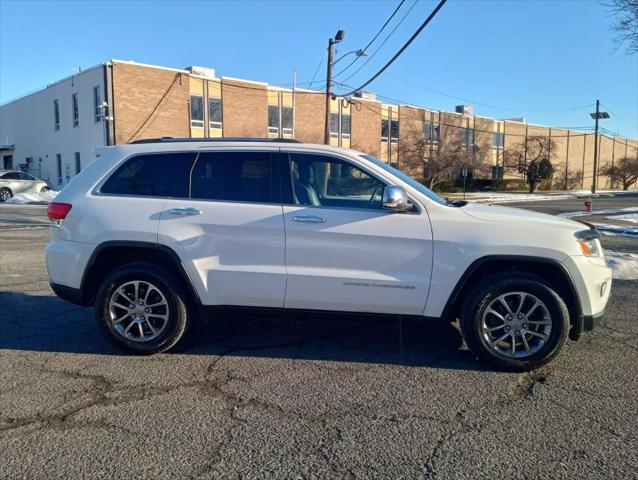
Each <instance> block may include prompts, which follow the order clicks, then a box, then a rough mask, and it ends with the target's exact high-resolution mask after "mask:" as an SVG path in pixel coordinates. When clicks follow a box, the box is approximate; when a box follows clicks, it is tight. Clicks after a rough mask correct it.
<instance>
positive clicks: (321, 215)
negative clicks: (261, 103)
mask: <svg viewBox="0 0 638 480" xmlns="http://www.w3.org/2000/svg"><path fill="white" fill-rule="evenodd" d="M282 153H283V154H282V155H281V157H280V158H281V163H282V165H281V167H282V168H281V169H280V171H281V172H282V173H281V175H282V182H281V183H282V193H283V200H284V207H283V209H284V225H285V229H286V271H287V274H288V280H287V285H286V294H285V300H284V307H285V308H300V309H317V310H340V311H351V312H375V313H401V314H409V315H420V314H422V312H423V308H424V306H425V302H426V298H427V294H428V290H429V284H430V274H431V268H432V232H431V230H430V224H429V221H428V218H427V215H426V213H425V211H424V210H423V209H420V211H415V212H414V213H406V214H400V213H394V212H391V211H388V210H383V209H381V198H382V192H383V188H384V187H385V186H386V184H385V182H383V181H382V180H380V179H378V178H377V177H375V176H374V175H372V174H370V173H368V172H366V171H365V170H364V169H363V168H361V167H360V166H358V165H355V164H354V162H351V161H349V160H346V159H345V158H337V157H333V156H328V155H325V154H309V153H301V152H294V151H289V152H282Z"/></svg>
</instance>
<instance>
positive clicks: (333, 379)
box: [0, 197, 638, 479]
mask: <svg viewBox="0 0 638 480" xmlns="http://www.w3.org/2000/svg"><path fill="white" fill-rule="evenodd" d="M601 201H602V199H601ZM609 201H610V202H611V201H613V202H615V203H619V202H620V205H621V206H620V208H622V207H623V206H638V198H636V197H627V198H622V199H615V198H614V199H609ZM570 202H572V201H571V200H568V201H564V200H563V201H560V202H531V203H530V204H524V205H521V206H524V207H525V208H530V209H536V210H539V211H547V212H548V213H554V214H556V213H560V212H562V211H571V210H578V209H581V208H582V202H581V201H575V200H574V201H573V202H574V203H573V205H572V204H570ZM595 208H609V207H605V206H601V205H600V204H598V205H596V206H595ZM614 208H617V207H614ZM43 212H44V209H43V208H38V207H22V208H19V207H13V208H10V207H8V206H0V479H14V478H47V479H53V478H65V479H67V478H109V479H111V478H151V479H159V478H202V479H204V478H394V479H398V478H440V479H445V478H455V479H457V478H468V479H469V478H472V479H475V478H534V479H540V478H579V479H580V478H588V479H589V478H601V479H603V478H604V479H609V478H636V475H637V473H636V472H638V399H637V398H636V392H638V375H637V374H638V318H637V313H636V295H637V294H638V281H616V282H615V284H614V286H613V289H612V299H611V301H610V304H609V307H608V315H607V317H606V320H605V323H604V325H603V326H602V327H601V328H600V329H598V330H596V331H595V332H593V333H590V334H586V335H584V336H583V337H582V338H581V340H580V341H579V342H577V343H573V342H568V344H567V345H566V347H565V348H564V349H563V352H562V354H561V355H560V356H559V357H558V358H557V359H556V360H555V361H554V362H552V363H551V364H550V365H548V366H546V367H544V368H542V369H540V370H538V371H535V372H532V373H525V374H512V373H502V372H496V371H493V370H491V369H490V368H489V367H488V366H487V365H485V364H482V363H479V362H478V361H476V360H475V359H474V358H473V357H472V356H471V354H470V353H469V352H468V351H467V350H466V349H465V348H464V347H463V346H462V341H461V339H460V336H459V334H458V331H456V330H455V329H453V328H450V329H448V330H443V331H441V330H437V329H434V328H431V327H427V326H419V325H413V324H401V323H399V322H394V321H388V322H382V323H369V322H353V321H351V320H344V319H338V318H335V319H331V320H321V321H317V319H313V318H307V317H304V318H295V319H288V320H283V319H277V318H250V317H229V318H222V319H217V320H215V321H214V322H213V323H212V324H211V325H210V326H209V328H208V329H207V330H206V332H205V334H203V335H202V337H201V338H200V339H199V341H198V342H197V344H196V345H195V346H193V347H192V348H190V349H188V350H185V351H181V352H177V353H169V354H163V355H158V356H154V357H150V358H139V357H133V356H125V355H122V354H120V353H119V352H117V351H116V350H114V349H113V348H112V347H110V346H109V344H107V343H106V341H104V340H103V339H102V337H101V336H100V334H99V332H98V331H97V329H96V327H95V324H94V319H93V312H92V310H90V309H85V308H80V307H76V306H74V305H71V304H69V303H66V302H64V301H62V300H60V299H58V298H57V297H55V296H53V293H52V292H51V290H50V289H49V286H48V280H47V275H46V270H45V267H44V258H43V251H42V249H43V247H44V245H45V244H46V242H47V238H48V230H47V228H45V227H42V226H38V225H39V223H40V222H43V223H46V221H45V220H43V217H42V216H43ZM603 241H604V246H605V247H609V245H612V246H613V247H614V248H620V249H621V250H622V251H627V252H634V253H638V240H635V239H626V238H625V239H620V240H619V239H615V238H612V237H609V238H607V237H604V238H603ZM608 242H609V243H608ZM614 242H618V244H616V243H614Z"/></svg>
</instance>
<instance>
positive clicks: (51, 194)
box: [4, 190, 59, 205]
mask: <svg viewBox="0 0 638 480" xmlns="http://www.w3.org/2000/svg"><path fill="white" fill-rule="evenodd" d="M58 193H59V192H57V191H55V190H49V191H47V192H44V193H16V194H15V195H14V196H13V197H11V198H10V199H9V200H7V201H5V202H4V203H5V204H9V205H29V204H40V205H46V204H48V203H51V202H52V201H53V199H54V198H55V197H56V196H57V195H58Z"/></svg>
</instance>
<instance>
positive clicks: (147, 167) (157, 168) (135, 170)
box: [100, 152, 195, 197]
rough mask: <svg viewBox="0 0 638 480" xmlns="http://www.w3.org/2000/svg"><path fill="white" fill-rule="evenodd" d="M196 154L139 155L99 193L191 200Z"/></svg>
mask: <svg viewBox="0 0 638 480" xmlns="http://www.w3.org/2000/svg"><path fill="white" fill-rule="evenodd" d="M194 157H195V154H194V153H193V152H180V153H153V154H145V155H136V156H134V157H131V158H129V159H128V160H126V161H125V162H124V163H123V164H122V165H121V166H120V167H119V168H118V169H117V170H116V171H115V172H114V173H113V174H112V175H111V176H110V177H109V179H108V180H107V181H106V182H105V183H104V185H103V186H102V188H101V189H100V193H104V194H112V195H137V196H149V197H188V181H189V174H190V169H191V166H192V163H193V159H194Z"/></svg>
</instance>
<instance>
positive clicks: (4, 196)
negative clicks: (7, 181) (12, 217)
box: [0, 187, 13, 203]
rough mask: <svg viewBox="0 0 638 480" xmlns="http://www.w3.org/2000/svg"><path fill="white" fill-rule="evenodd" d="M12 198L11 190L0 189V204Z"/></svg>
mask: <svg viewBox="0 0 638 480" xmlns="http://www.w3.org/2000/svg"><path fill="white" fill-rule="evenodd" d="M12 196H13V194H12V193H11V190H9V189H8V188H6V187H2V188H0V203H1V202H6V201H7V200H9V199H10V198H11V197H12Z"/></svg>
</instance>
